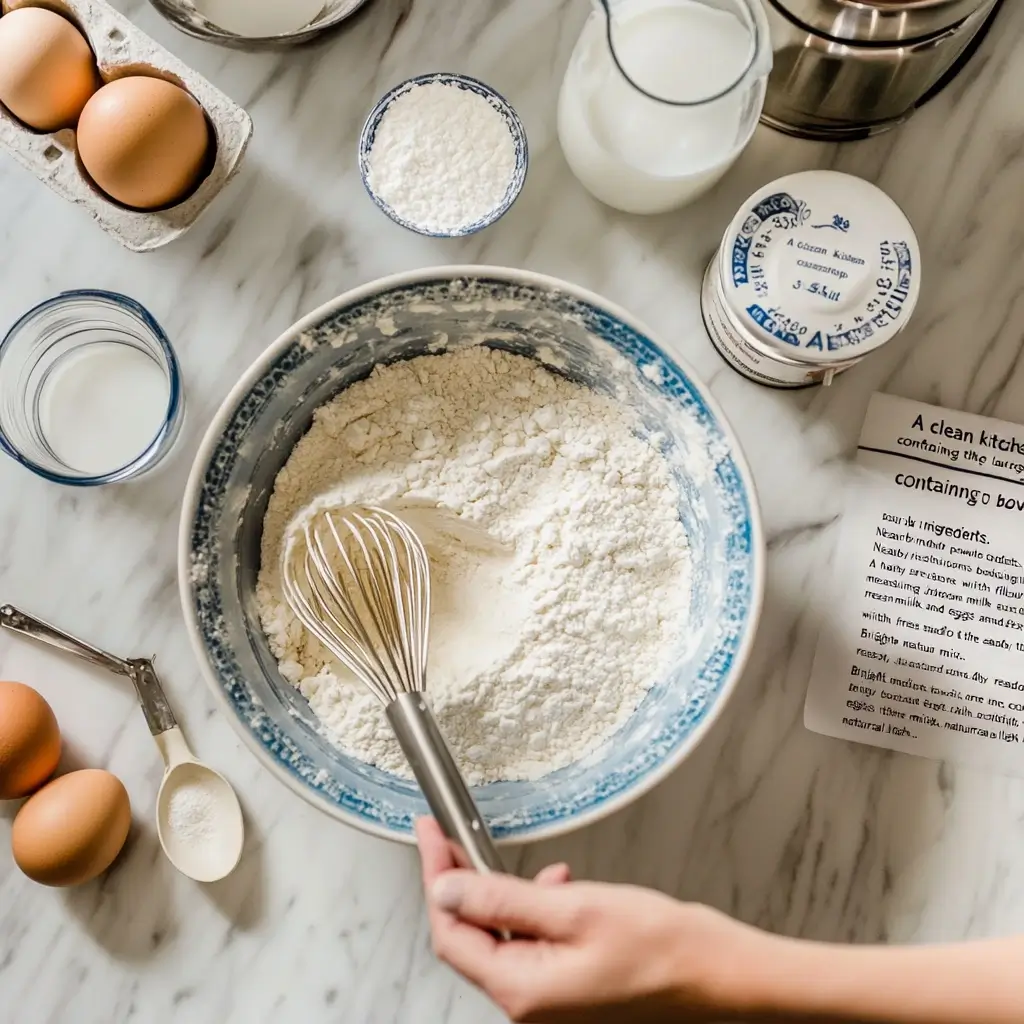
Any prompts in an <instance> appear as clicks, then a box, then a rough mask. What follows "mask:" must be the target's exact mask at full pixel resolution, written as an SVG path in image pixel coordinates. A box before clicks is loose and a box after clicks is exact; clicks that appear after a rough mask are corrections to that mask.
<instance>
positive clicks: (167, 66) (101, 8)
mask: <svg viewBox="0 0 1024 1024" xmlns="http://www.w3.org/2000/svg"><path fill="white" fill-rule="evenodd" d="M6 6H7V5H6V4H5V6H4V9H5V10H6ZM12 6H22V7H24V6H39V7H47V8H49V9H50V10H52V11H56V12H57V13H59V14H63V15H65V16H66V17H68V18H70V20H71V21H73V22H74V23H76V25H77V26H78V28H79V29H80V30H81V31H82V32H83V33H84V34H85V36H86V38H87V39H88V41H89V45H90V46H91V47H92V51H93V53H94V55H95V57H96V63H97V64H98V65H99V70H100V77H101V79H102V81H103V82H104V83H107V82H111V81H113V80H115V79H117V78H125V77H128V76H130V75H135V74H143V75H149V76H151V77H158V78H164V79H166V80H167V81H169V82H173V83H174V84H175V85H179V86H181V87H182V88H183V89H185V90H187V91H188V92H189V93H191V94H192V96H193V97H194V98H195V99H196V101H197V102H198V103H199V105H200V106H201V107H202V108H203V110H204V111H205V113H206V119H207V121H208V123H209V124H210V127H211V129H212V133H213V137H214V146H215V153H214V157H213V161H212V167H211V168H210V170H209V173H208V174H207V176H206V177H205V178H204V179H203V181H202V182H201V183H200V184H199V186H198V187H197V188H196V189H195V191H193V192H191V193H190V194H189V195H188V196H187V197H186V198H185V199H183V200H182V201H181V202H180V203H177V204H176V205H174V206H171V207H168V208H166V209H162V210H147V211H142V210H132V209H129V208H127V207H125V206H121V205H120V204H118V203H117V202H115V201H114V200H112V199H111V198H110V197H109V196H107V195H105V194H104V193H103V192H101V191H100V189H99V188H97V186H96V185H95V184H93V182H92V181H91V180H90V178H89V176H88V175H87V174H86V172H85V171H84V169H83V168H82V165H81V161H80V160H79V158H78V151H77V147H76V142H75V132H74V129H73V128H63V129H61V130H60V131H57V132H52V133H48V132H37V131H33V130H32V129H30V128H26V127H25V126H24V125H23V124H22V123H21V122H20V121H18V120H17V119H16V118H14V117H13V116H12V115H11V114H10V113H9V112H8V111H7V110H6V109H5V108H4V107H3V106H2V105H0V146H2V147H3V148H4V149H6V150H7V151H8V152H9V153H10V154H11V155H12V156H13V157H14V159H15V160H17V161H18V163H20V164H21V165H22V166H23V167H26V168H28V170H30V171H32V173H33V174H35V175H36V177H37V178H39V180H40V181H43V182H45V183H46V184H47V185H49V186H50V188H51V189H53V191H54V192H56V193H58V194H59V195H61V196H63V197H64V198H65V199H67V200H68V201H69V202H72V203H74V204H75V205H76V206H78V207H80V208H81V209H83V210H86V211H87V212H88V214H89V216H91V217H92V219H93V220H94V221H96V223H97V224H99V226H100V227H101V228H103V230H104V231H106V232H107V233H108V234H110V235H113V236H114V238H116V239H117V240H118V241H119V242H120V243H121V244H122V245H123V246H125V247H126V248H128V249H131V250H133V251H134V252H148V251H150V250H152V249H158V248H159V247H160V246H162V245H166V244H167V243H168V242H171V241H173V240H174V239H175V238H177V237H178V236H179V235H181V234H184V232H186V231H187V230H188V229H189V228H190V227H191V226H192V225H193V224H194V223H195V221H196V219H197V218H198V217H199V215H200V214H201V213H202V212H203V210H205V209H206V207H207V206H209V205H210V203H211V202H212V201H213V199H214V197H215V196H216V195H217V194H218V193H219V192H220V191H221V190H222V189H223V188H224V186H225V185H226V184H227V182H228V181H229V179H230V178H231V177H232V175H234V173H235V172H236V171H237V170H238V165H239V164H240V163H241V160H242V157H243V155H244V153H245V150H246V147H247V146H248V144H249V139H250V138H251V137H252V119H251V118H250V117H249V115H248V114H247V113H246V112H245V111H244V110H243V109H242V108H241V107H240V106H238V104H237V103H235V102H234V101H233V100H231V99H229V98H228V97H227V96H225V95H224V93H222V92H221V91H220V90H219V89H217V88H215V87H214V86H213V85H212V84H211V83H210V82H208V81H207V80H206V79H205V78H203V76H202V75H200V74H198V73H197V72H195V71H193V70H192V69H191V68H190V67H188V65H186V64H184V63H182V61H180V60H178V58H177V57H175V56H174V55H173V54H172V53H170V52H169V51H167V50H165V49H164V48H163V47H162V46H160V45H159V43H157V42H156V41H155V40H153V39H150V38H149V36H147V35H146V34H145V33H144V32H140V31H139V29H137V28H136V27H135V26H134V25H133V24H132V23H131V22H130V21H129V20H128V19H127V18H126V17H124V15H122V14H120V13H119V12H118V11H116V10H114V8H113V7H111V6H110V5H109V4H108V3H105V2H104V0H43V2H41V3H38V4H35V3H29V4H26V3H24V0H21V2H20V3H17V4H16V5H12Z"/></svg>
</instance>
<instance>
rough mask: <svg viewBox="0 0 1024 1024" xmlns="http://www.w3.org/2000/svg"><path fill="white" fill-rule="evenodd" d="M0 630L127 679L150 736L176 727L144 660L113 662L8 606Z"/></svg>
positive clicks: (2, 608) (0, 608) (110, 657)
mask: <svg viewBox="0 0 1024 1024" xmlns="http://www.w3.org/2000/svg"><path fill="white" fill-rule="evenodd" d="M0 626H3V627H4V628H6V629H9V630H10V631H11V632H12V633H19V634H20V635H21V636H27V637H28V638H29V639H30V640H38V641H39V642H40V643H43V644H47V645H48V646H50V647H56V648H57V650H59V651H64V653H65V654H73V655H75V657H77V658H82V659H83V660H85V661H87V662H89V663H90V664H91V665H98V666H99V667H100V668H105V669H106V670H107V671H108V672H113V673H114V674H115V675H119V676H127V677H128V678H129V679H130V680H131V681H132V685H134V687H135V692H136V694H137V695H138V698H139V703H140V704H141V705H142V713H143V714H144V715H145V716H146V724H147V725H148V726H149V731H150V732H151V733H152V734H153V735H154V736H159V735H160V733H162V732H167V730H168V729H174V728H175V727H176V726H177V724H178V722H177V719H175V717H174V712H173V711H172V710H171V705H170V704H169V703H168V702H167V695H166V694H165V693H164V690H163V687H162V686H161V685H160V680H159V679H158V678H157V674H156V669H154V668H153V662H152V661H150V660H149V659H148V658H134V659H132V660H131V661H124V660H123V659H122V658H116V657H114V655H113V654H108V653H107V652H106V651H102V650H100V648H98V647H93V645H92V644H87V643H86V642H85V641H84V640H79V638H78V637H77V636H72V635H71V634H70V633H65V632H64V630H62V629H58V628H57V627H56V626H51V625H50V623H48V622H43V620H42V619H37V618H35V617H34V616H32V615H26V614H25V612H21V611H18V609H17V608H15V607H13V606H12V605H9V604H5V605H0Z"/></svg>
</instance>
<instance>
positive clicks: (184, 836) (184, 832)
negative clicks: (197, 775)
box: [167, 782, 217, 843]
mask: <svg viewBox="0 0 1024 1024" xmlns="http://www.w3.org/2000/svg"><path fill="white" fill-rule="evenodd" d="M216 810H217V801H216V799H215V797H214V796H213V794H212V793H211V792H210V791H209V789H207V788H206V787H205V786H203V785H201V784H199V783H197V782H187V783H185V784H184V785H181V786H178V787H177V788H176V789H175V790H174V791H173V792H172V793H171V797H170V800H169V801H168V804H167V824H168V825H169V826H170V828H171V831H172V832H173V833H174V835H175V836H176V837H177V838H178V839H180V840H181V841H182V842H185V843H202V842H206V840H208V839H210V838H211V837H212V836H213V834H214V816H215V814H216Z"/></svg>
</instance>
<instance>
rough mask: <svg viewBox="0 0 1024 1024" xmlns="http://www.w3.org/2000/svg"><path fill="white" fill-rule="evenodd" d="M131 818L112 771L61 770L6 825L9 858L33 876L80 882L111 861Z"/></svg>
mask: <svg viewBox="0 0 1024 1024" xmlns="http://www.w3.org/2000/svg"><path fill="white" fill-rule="evenodd" d="M131 821H132V812H131V805H130V804H129V802H128V793H127V791H126V790H125V788H124V786H123V785H122V784H121V780H120V779H118V778H117V776H115V775H111V774H110V772H104V771H100V770H99V769H98V768H87V769H85V770H84V771H80V772H71V773H70V774H69V775H62V776H61V777H60V778H59V779H54V780H53V782H51V783H50V784H49V785H47V786H44V787H43V788H42V789H41V790H39V792H38V793H36V794H35V795H34V796H31V797H29V799H28V800H26V801H25V804H24V805H23V806H22V808H21V810H20V811H18V815H17V817H16V818H15V819H14V825H13V827H12V828H11V850H12V852H13V853H14V861H15V863H16V864H17V865H18V867H19V868H21V870H22V871H24V872H25V874H26V875H28V877H29V878H31V879H32V880H33V881H34V882H40V883H42V884H43V885H81V884H82V883H83V882H88V881H91V880H92V879H93V878H95V877H96V876H97V875H99V874H102V873H103V872H104V871H106V870H107V868H109V867H110V865H111V864H113V863H114V859H115V858H116V857H117V855H118V854H119V853H120V852H121V848H122V847H123V846H124V843H125V840H126V839H127V838H128V829H129V828H130V827H131Z"/></svg>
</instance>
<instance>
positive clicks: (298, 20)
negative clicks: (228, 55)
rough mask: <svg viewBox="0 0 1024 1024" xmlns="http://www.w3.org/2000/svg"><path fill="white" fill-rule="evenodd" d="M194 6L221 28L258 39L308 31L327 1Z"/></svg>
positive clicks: (203, 0) (246, 0)
mask: <svg viewBox="0 0 1024 1024" xmlns="http://www.w3.org/2000/svg"><path fill="white" fill-rule="evenodd" d="M194 6H195V9H196V10H197V11H198V12H199V13H200V14H201V15H202V16H203V17H204V18H206V19H207V20H208V21H210V22H212V23H213V24H214V25H216V26H217V27H218V28H222V29H224V30H225V31H227V32H234V33H235V34H236V35H239V36H247V37H249V38H258V37H260V36H279V35H284V34H285V33H287V32H298V30H299V29H301V28H305V27H306V26H307V25H308V24H309V23H310V22H311V21H313V19H314V18H316V16H317V15H318V14H319V13H320V12H321V11H322V10H323V9H324V0H194Z"/></svg>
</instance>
